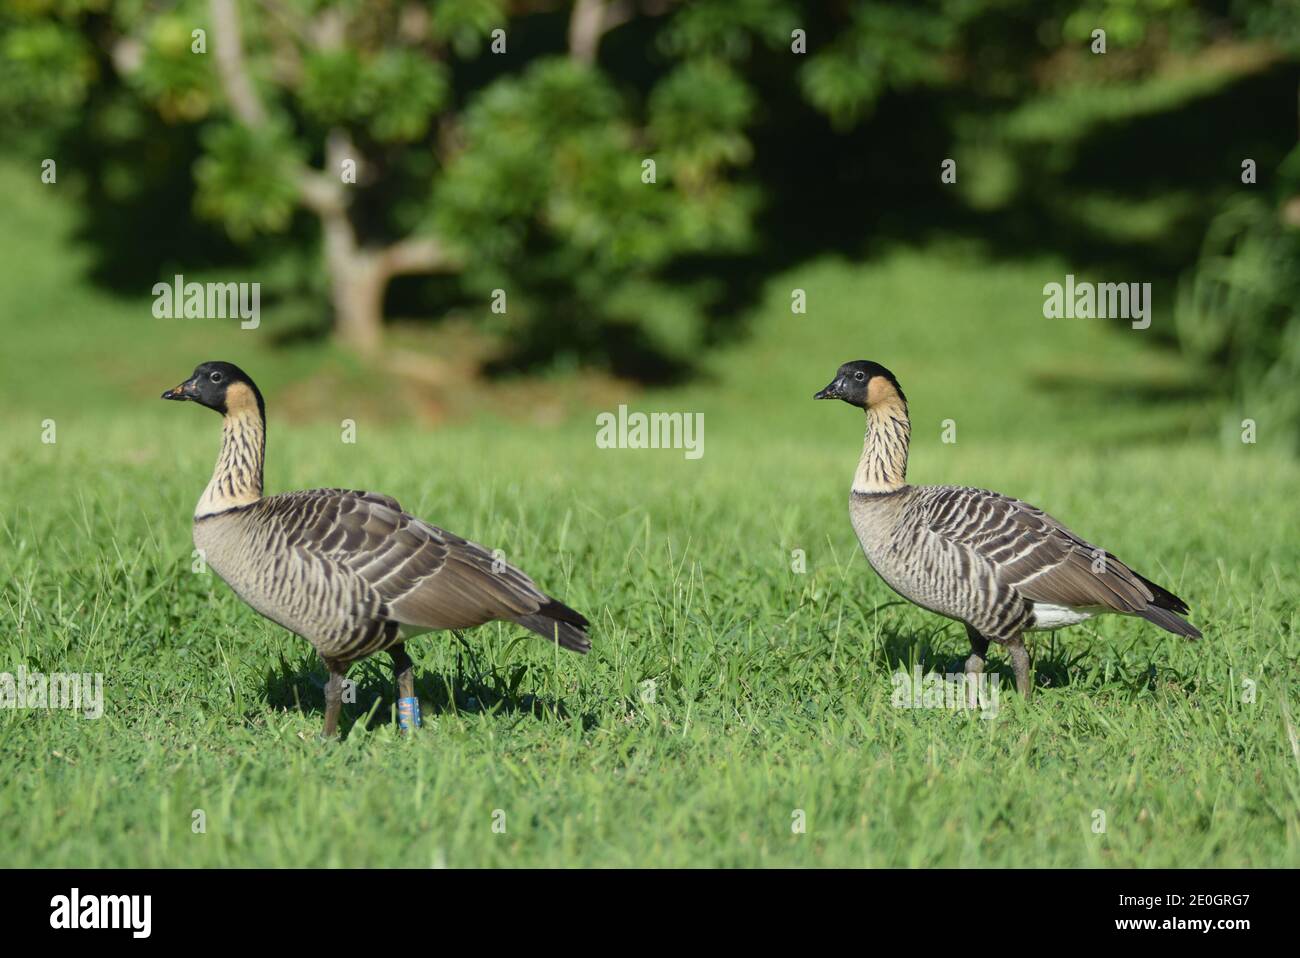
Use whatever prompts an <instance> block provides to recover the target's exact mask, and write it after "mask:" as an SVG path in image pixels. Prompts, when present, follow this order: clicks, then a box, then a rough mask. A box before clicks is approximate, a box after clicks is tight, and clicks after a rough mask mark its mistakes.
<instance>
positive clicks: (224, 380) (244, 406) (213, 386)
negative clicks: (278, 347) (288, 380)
mask: <svg viewBox="0 0 1300 958" xmlns="http://www.w3.org/2000/svg"><path fill="white" fill-rule="evenodd" d="M162 398H163V399H176V400H181V401H184V400H188V401H190V402H196V403H198V404H199V405H200V406H207V407H208V408H209V409H215V410H216V411H217V412H219V413H221V414H222V415H223V416H226V415H230V414H232V413H235V414H238V413H241V412H251V411H252V410H253V409H254V408H255V409H256V410H257V413H258V415H259V416H261V417H262V418H265V416H266V413H265V408H266V407H265V405H264V404H263V402H262V393H261V392H260V391H259V390H258V388H257V386H256V385H254V383H253V380H252V379H250V378H249V376H248V374H247V373H246V372H244V371H243V370H242V369H240V368H239V367H238V366H236V365H235V364H234V363H223V362H219V361H214V362H208V363H200V364H199V365H198V366H196V367H195V369H194V372H193V373H191V374H190V378H189V379H187V380H185V381H184V382H183V383H181V384H180V385H178V386H173V387H172V388H171V389H169V390H167V391H166V392H165V393H163V394H162Z"/></svg>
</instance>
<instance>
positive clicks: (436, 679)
mask: <svg viewBox="0 0 1300 958" xmlns="http://www.w3.org/2000/svg"><path fill="white" fill-rule="evenodd" d="M533 668H534V666H533V665H532V664H530V663H515V664H513V665H509V666H507V667H505V668H504V669H502V668H492V669H487V668H484V667H483V666H481V665H480V663H479V661H478V656H477V655H476V654H475V652H474V650H473V649H472V648H471V647H470V646H469V645H468V643H466V642H463V641H462V642H460V643H459V645H458V647H457V653H456V669H455V671H454V672H440V673H429V672H424V671H422V670H421V668H420V666H419V665H418V664H417V665H416V666H415V695H416V698H418V699H419V700H420V709H421V711H422V712H423V713H424V714H425V715H426V716H427V715H445V714H460V713H480V714H506V715H508V714H517V715H531V716H532V717H533V718H536V719H541V720H555V721H560V722H569V721H573V720H576V721H580V722H581V723H582V728H583V730H584V731H587V730H589V729H591V728H593V727H594V726H595V725H596V716H595V715H594V714H593V713H582V714H579V715H575V714H574V713H573V712H572V711H571V710H570V708H569V707H568V705H567V704H566V703H565V701H564V699H563V698H551V697H546V696H538V695H533V694H531V693H527V692H521V691H520V688H521V686H522V685H523V684H524V680H525V679H526V678H527V676H528V673H529V672H530V671H531V670H532V669H533ZM347 677H348V678H349V679H350V680H351V681H352V682H354V683H356V701H355V702H346V701H345V702H344V703H343V711H342V714H341V715H340V717H339V732H340V735H341V736H342V737H343V738H346V737H347V735H348V734H349V733H350V732H351V730H352V727H353V726H354V725H356V724H357V723H359V722H364V723H365V725H364V727H365V728H366V729H367V730H368V731H369V730H373V729H376V728H382V727H383V726H385V725H389V724H393V723H395V722H396V717H395V712H396V707H397V689H396V684H395V677H394V675H393V669H392V665H391V660H390V659H389V657H388V655H387V654H385V653H379V654H378V655H374V656H371V657H370V658H367V659H364V660H363V661H361V662H358V663H356V664H355V665H353V666H352V667H351V668H350V669H349V670H348V674H347ZM326 678H327V675H326V672H325V669H324V667H323V666H322V665H321V663H320V660H319V659H318V658H316V656H315V655H312V654H310V653H308V654H305V655H303V656H301V657H300V658H297V659H295V660H292V661H290V660H288V659H286V658H285V657H284V656H283V655H281V657H280V662H279V664H278V665H277V666H275V667H273V668H270V669H268V670H267V675H266V685H265V689H266V701H267V704H268V705H270V706H271V707H272V708H277V709H292V710H294V711H297V712H301V713H302V714H304V715H315V716H317V717H318V718H319V719H320V721H321V723H322V725H323V723H324V720H325V691H324V689H325V680H326Z"/></svg>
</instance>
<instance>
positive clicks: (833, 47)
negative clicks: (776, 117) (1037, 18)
mask: <svg viewBox="0 0 1300 958" xmlns="http://www.w3.org/2000/svg"><path fill="white" fill-rule="evenodd" d="M967 6H968V5H967V4H965V3H962V2H960V0H956V2H932V3H918V4H908V5H906V6H896V5H893V4H886V3H875V2H866V3H859V4H855V5H854V7H853V18H852V21H851V23H850V24H849V25H848V26H847V27H846V28H844V29H843V30H842V31H840V32H839V33H838V35H837V36H836V37H835V38H834V39H833V40H831V41H830V42H829V43H827V44H825V48H824V49H823V50H822V51H821V52H819V53H817V54H816V55H815V56H813V57H812V58H811V59H810V60H809V62H808V65H807V67H806V68H805V69H804V70H803V72H802V74H801V76H800V82H801V84H802V86H803V90H804V93H805V95H806V96H807V97H808V99H809V101H810V102H811V103H812V104H813V105H814V106H816V107H817V108H818V109H819V110H821V111H822V112H823V113H825V114H827V115H828V116H829V117H830V118H831V120H832V121H833V122H834V123H835V124H836V125H837V126H839V127H840V128H845V127H848V126H849V125H851V124H852V123H855V122H857V121H858V120H861V119H862V118H863V117H864V116H866V115H867V114H868V113H869V112H870V110H871V108H872V106H873V105H874V104H875V102H876V100H878V99H879V98H880V96H881V94H883V93H884V92H885V91H886V90H888V89H891V88H905V87H907V86H910V85H913V84H922V83H936V82H939V81H940V80H941V79H942V77H943V69H944V68H943V57H944V55H945V53H947V52H948V50H949V48H950V46H951V45H952V43H953V41H954V39H955V38H956V37H957V35H958V31H959V28H960V25H961V21H960V18H959V12H960V10H961V9H962V8H964V7H967Z"/></svg>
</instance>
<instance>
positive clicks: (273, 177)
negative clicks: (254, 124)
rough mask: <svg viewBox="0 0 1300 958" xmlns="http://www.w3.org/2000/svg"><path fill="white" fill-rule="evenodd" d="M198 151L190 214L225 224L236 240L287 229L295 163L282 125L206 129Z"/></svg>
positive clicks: (294, 199)
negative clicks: (200, 153)
mask: <svg viewBox="0 0 1300 958" xmlns="http://www.w3.org/2000/svg"><path fill="white" fill-rule="evenodd" d="M203 149H204V155H203V157H202V158H201V159H200V160H199V161H198V163H197V164H196V165H195V168H194V176H195V180H196V182H197V184H198V193H197V195H196V197H195V208H196V209H197V210H198V212H199V213H200V214H201V215H203V216H206V217H208V218H210V219H214V220H217V221H219V222H221V223H224V224H225V227H226V229H227V231H228V232H229V233H230V235H231V237H232V238H234V239H236V240H248V239H251V238H252V237H253V236H255V235H256V234H258V233H279V232H283V231H284V230H285V229H287V228H288V226H289V221H290V218H291V217H292V215H293V211H294V208H295V206H296V203H297V195H298V186H297V183H296V180H295V175H294V174H295V169H296V162H297V160H296V157H295V152H296V147H295V146H294V143H293V140H292V137H291V136H290V134H289V132H288V131H287V130H286V128H285V127H284V125H283V124H281V123H278V122H273V123H269V124H267V125H265V126H263V127H260V128H258V129H251V128H249V127H246V126H242V125H240V124H237V123H221V124H218V125H213V126H209V127H207V128H205V130H204V132H203Z"/></svg>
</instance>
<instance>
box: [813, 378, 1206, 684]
mask: <svg viewBox="0 0 1300 958" xmlns="http://www.w3.org/2000/svg"><path fill="white" fill-rule="evenodd" d="M813 398H814V399H841V400H843V401H844V402H846V403H848V404H849V405H851V406H857V407H859V408H861V409H864V410H866V414H867V435H866V439H865V440H864V442H863V447H862V458H861V459H860V460H859V461H858V469H857V473H856V474H855V475H854V477H853V487H852V492H851V493H850V496H849V517H850V519H851V520H852V522H853V529H854V531H855V532H856V533H857V535H858V541H859V542H860V543H861V544H862V551H863V552H864V553H866V556H867V561H868V562H869V563H871V567H872V568H873V569H874V570H875V571H876V574H877V575H879V576H880V577H881V578H882V579H884V580H885V583H886V584H887V585H888V586H889V587H890V588H891V589H893V590H894V591H895V592H897V593H898V594H899V595H901V596H902V597H903V598H905V599H908V600H910V601H912V602H915V603H916V604H917V605H919V606H921V607H922V608H923V609H928V610H930V611H931V612H937V613H938V614H939V615H942V616H946V617H948V618H950V619H956V620H957V621H959V622H962V623H964V624H965V626H966V634H967V635H968V636H969V637H970V644H971V654H970V657H969V658H967V660H966V672H967V673H968V674H975V675H977V674H979V673H981V672H983V670H984V660H985V655H986V653H987V651H988V647H989V643H990V642H997V643H999V644H1000V645H1003V646H1005V647H1006V649H1007V651H1008V653H1009V654H1010V657H1011V664H1012V667H1013V668H1014V670H1015V674H1016V688H1017V690H1018V691H1019V692H1020V694H1021V695H1026V696H1027V695H1029V692H1030V690H1031V688H1032V687H1033V674H1032V673H1031V672H1030V668H1029V653H1028V652H1027V651H1026V650H1025V644H1024V639H1023V633H1025V632H1029V631H1034V630H1042V629H1058V628H1063V627H1065V626H1069V625H1077V624H1078V623H1080V622H1083V621H1084V620H1086V619H1090V618H1092V617H1093V616H1094V615H1097V614H1100V613H1104V612H1119V613H1123V614H1126V615H1136V616H1141V617H1142V618H1144V619H1146V620H1147V621H1149V622H1154V623H1155V624H1156V625H1158V626H1160V627H1161V628H1162V629H1165V630H1166V631H1168V632H1172V633H1174V634H1175V635H1181V636H1185V637H1186V638H1189V639H1198V638H1200V637H1201V633H1200V632H1199V631H1197V630H1196V629H1195V628H1194V627H1193V626H1191V625H1190V624H1188V623H1187V622H1185V621H1183V619H1181V618H1179V616H1178V615H1176V614H1175V613H1179V612H1184V613H1185V612H1187V604H1186V603H1185V602H1183V600H1182V599H1180V598H1178V596H1176V595H1174V594H1173V593H1172V592H1169V591H1167V590H1165V589H1162V588H1161V587H1160V586H1158V585H1156V584H1155V583H1154V582H1152V581H1151V580H1150V579H1147V578H1145V577H1143V576H1141V575H1138V574H1137V573H1136V572H1134V571H1133V570H1132V569H1130V568H1129V567H1128V566H1126V565H1125V564H1124V563H1122V562H1120V561H1119V559H1117V558H1115V557H1114V556H1113V555H1111V554H1110V553H1109V552H1106V551H1104V550H1102V549H1098V548H1096V547H1095V546H1093V545H1091V544H1090V543H1089V542H1087V541H1086V540H1084V539H1082V538H1080V537H1079V536H1077V535H1075V534H1074V533H1073V532H1071V531H1070V530H1069V529H1067V528H1066V527H1065V526H1063V525H1061V523H1059V522H1057V521H1056V520H1055V519H1053V518H1052V517H1051V516H1049V515H1048V514H1047V513H1045V512H1043V511H1042V510H1041V509H1036V508H1034V507H1033V506H1031V505H1029V504H1028V503H1024V502H1021V501H1019V500H1018V499H1012V498H1010V497H1008V496H1003V495H999V494H998V493H996V492H989V491H988V490H985V489H965V488H961V487H958V486H909V485H908V484H907V449H908V443H909V441H910V438H911V433H912V426H911V422H910V420H909V419H908V416H907V398H906V397H905V396H904V395H903V390H902V388H900V387H899V385H898V380H897V379H895V378H894V374H893V373H891V372H890V371H889V370H888V369H886V368H885V367H884V366H881V365H879V364H878V363H873V362H868V361H867V360H857V361H855V362H851V363H845V364H844V365H843V366H841V367H840V368H839V370H838V371H837V372H836V373H835V378H834V379H833V380H831V382H830V383H829V384H828V385H827V386H826V388H825V389H823V390H821V392H819V393H817V394H816V395H815V396H813Z"/></svg>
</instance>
